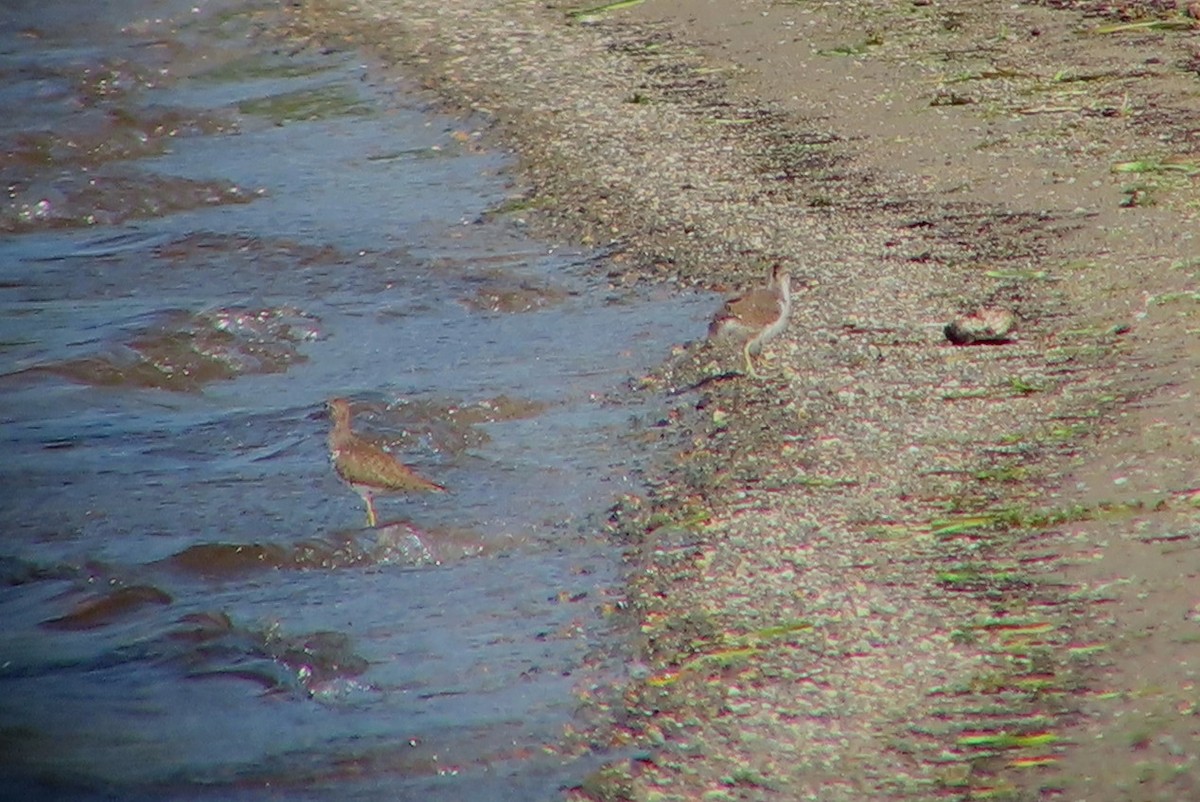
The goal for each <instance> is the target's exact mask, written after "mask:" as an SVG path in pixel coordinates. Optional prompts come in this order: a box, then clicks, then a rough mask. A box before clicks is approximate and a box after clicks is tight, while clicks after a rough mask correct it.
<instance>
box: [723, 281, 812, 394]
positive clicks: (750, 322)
mask: <svg viewBox="0 0 1200 802" xmlns="http://www.w3.org/2000/svg"><path fill="white" fill-rule="evenodd" d="M791 314H792V278H791V276H790V275H788V272H787V270H786V269H785V268H784V267H783V265H781V264H779V263H778V262H777V263H775V264H774V265H772V266H771V272H770V273H769V275H768V281H767V286H765V287H755V288H754V289H752V290H750V291H749V292H747V293H746V294H744V295H739V296H737V297H736V298H730V299H729V300H728V301H726V302H725V306H724V307H722V308H721V311H720V312H717V314H716V315H715V316H714V317H713V320H712V323H710V324H709V326H708V337H709V339H710V340H717V341H725V340H738V341H744V344H743V346H742V357H743V358H744V359H745V361H746V372H747V373H748V374H750V375H751V376H753V377H754V378H756V379H757V378H759V375H758V374H757V373H755V371H754V363H753V362H751V361H750V356H751V354H757V353H759V352H761V351H762V347H763V344H764V343H766V342H767V341H769V340H773V339H774V338H775V337H778V336H779V334H780V333H781V332H782V331H783V330H784V329H786V328H787V324H788V318H789V317H790V316H791Z"/></svg>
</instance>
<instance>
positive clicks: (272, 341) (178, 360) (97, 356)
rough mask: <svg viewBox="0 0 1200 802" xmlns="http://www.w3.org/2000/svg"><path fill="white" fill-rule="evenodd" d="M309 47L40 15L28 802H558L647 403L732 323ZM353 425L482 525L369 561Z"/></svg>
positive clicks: (16, 88)
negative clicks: (649, 393) (542, 215)
mask: <svg viewBox="0 0 1200 802" xmlns="http://www.w3.org/2000/svg"><path fill="white" fill-rule="evenodd" d="M271 21H272V17H271V16H270V13H269V9H266V8H262V7H255V6H251V5H247V4H245V3H242V2H237V1H236V0H222V1H221V2H199V3H189V4H177V3H161V2H155V3H151V2H148V0H142V1H141V2H135V0H126V2H113V3H105V4H104V5H103V13H101V12H100V11H99V10H98V7H94V6H92V5H89V4H84V3H80V2H77V0H72V1H68V0H53V1H52V2H27V3H18V2H9V3H7V4H6V5H5V6H4V7H3V8H0V104H2V106H3V108H5V110H6V114H5V116H4V118H3V119H0V173H3V177H4V185H5V186H6V187H7V188H8V196H7V198H6V199H5V200H4V202H3V204H0V311H2V314H0V420H2V422H3V437H4V452H3V453H4V459H3V460H2V461H0V487H2V488H3V492H2V493H0V572H2V573H0V576H2V577H3V580H4V582H3V584H2V585H0V621H3V622H4V623H3V625H2V628H0V796H6V797H8V798H20V799H30V798H46V799H52V798H53V799H58V798H72V799H74V798H106V797H114V798H122V799H128V798H156V799H161V798H171V799H190V798H214V799H216V798H219V799H228V798H237V799H260V798H267V797H270V798H278V797H284V798H320V799H339V800H340V799H356V798H361V799H377V798H388V799H397V798H401V799H509V798H511V799H546V798H556V797H557V796H558V795H559V791H558V788H559V787H560V786H561V785H563V784H569V783H571V782H574V781H577V780H578V779H579V777H580V776H581V774H582V773H583V772H584V771H585V770H586V769H585V767H584V766H585V764H586V763H587V761H586V760H585V761H578V760H575V759H574V757H575V753H576V752H577V750H576V749H574V748H573V747H572V745H571V744H569V743H565V742H564V741H563V738H562V733H563V727H564V725H565V724H567V723H568V722H569V720H570V716H571V714H572V711H573V709H574V708H575V705H576V695H577V694H578V693H579V692H581V691H582V690H586V688H587V687H588V686H589V685H590V684H592V683H595V682H602V681H604V679H605V678H611V676H612V674H611V672H612V671H615V670H617V669H616V668H615V667H614V666H613V665H612V664H611V662H610V661H607V660H606V659H605V658H604V655H606V654H607V653H608V651H609V649H608V646H609V644H610V641H611V638H612V637H614V636H613V635H612V634H611V633H610V632H609V631H608V628H609V622H608V620H607V619H606V610H608V609H609V608H610V607H611V605H612V603H613V602H614V601H615V600H616V595H615V594H616V589H615V588H616V585H617V582H618V581H619V576H618V562H619V559H618V557H619V555H617V554H616V553H615V551H614V550H613V548H612V547H611V546H610V545H609V544H607V543H606V542H605V540H604V538H603V536H602V533H600V532H599V531H598V529H597V525H596V521H597V520H598V514H599V513H600V511H602V510H603V509H604V508H605V506H606V505H608V504H609V503H610V502H611V500H612V499H613V498H615V497H616V496H617V495H619V494H621V493H624V492H630V491H636V489H637V484H636V479H635V476H636V472H637V471H636V465H635V464H633V463H632V462H631V461H630V457H629V454H631V453H632V452H633V449H632V448H631V443H630V438H631V436H632V432H631V429H632V426H631V421H632V420H634V419H635V418H636V417H638V416H646V415H651V414H653V411H652V410H647V409H644V408H639V407H632V406H627V405H625V404H623V403H622V402H619V401H616V400H613V399H615V398H618V397H619V394H618V393H617V392H616V391H617V390H619V388H620V387H621V386H622V383H623V382H624V381H625V380H626V379H627V377H629V376H631V375H636V374H638V373H639V372H640V371H643V370H645V369H646V368H647V367H648V366H650V365H652V364H654V363H655V362H657V361H658V360H659V359H661V358H662V357H663V356H664V355H665V354H666V353H667V352H668V350H669V348H670V345H671V344H672V343H673V342H681V341H683V340H685V339H688V338H690V337H693V336H695V335H696V334H697V333H698V332H699V331H701V330H702V319H703V317H704V315H705V313H706V311H707V310H708V309H709V308H710V307H711V301H709V300H707V299H704V298H700V297H692V296H686V297H681V296H668V295H667V294H666V293H665V292H664V291H661V290H660V291H659V292H660V293H661V294H660V295H658V296H653V295H651V296H647V295H645V294H634V293H632V292H629V291H626V290H622V289H618V288H613V287H610V286H608V285H607V284H606V282H605V281H604V280H603V278H600V276H603V274H604V271H603V269H597V267H598V266H601V264H602V259H601V257H599V256H597V255H594V254H586V253H577V252H572V251H569V250H564V249H561V248H554V247H551V246H549V245H547V244H545V243H540V242H536V241H532V240H530V239H528V238H526V237H525V236H524V235H523V233H522V231H521V226H520V221H519V215H518V214H516V213H508V214H490V213H489V211H490V210H494V209H497V208H500V207H502V206H503V205H504V204H505V203H506V202H507V201H508V200H510V196H511V195H512V194H513V193H514V189H513V188H512V187H511V186H509V185H508V184H507V183H506V177H505V174H504V171H505V168H506V161H505V158H504V157H503V156H502V155H500V154H497V153H495V152H491V151H488V150H486V149H485V148H482V147H481V146H480V145H479V136H478V130H479V121H476V120H470V119H454V118H447V117H441V116H437V115H435V114H432V113H431V112H430V111H429V110H428V109H427V108H426V107H425V105H424V103H423V101H422V100H421V99H420V97H419V96H417V95H414V94H412V93H408V92H406V91H405V87H403V86H398V85H396V84H395V83H394V82H392V81H391V80H390V79H387V78H385V77H384V76H383V74H382V73H379V72H377V71H374V70H372V69H370V68H369V67H368V66H365V65H364V63H363V62H364V60H363V57H362V55H361V54H355V53H318V52H315V51H311V50H297V49H296V48H295V46H293V45H288V44H286V43H282V42H279V41H276V40H273V39H271V38H270V37H269V36H268V35H266V32H267V30H268V29H269V28H270V27H271ZM333 396H345V397H348V398H350V399H351V401H352V403H353V406H354V409H355V413H356V428H357V430H358V431H359V432H360V433H361V434H363V435H365V436H368V437H370V438H371V439H372V440H373V441H375V442H377V443H380V444H383V445H386V446H387V447H389V448H391V449H392V450H393V452H394V453H396V454H397V455H399V456H401V457H402V458H403V459H404V460H405V461H406V462H408V463H410V464H412V465H414V466H415V467H416V468H417V469H418V470H420V471H421V472H422V473H423V474H424V475H426V476H429V477H432V478H434V479H435V480H436V481H438V482H439V483H441V484H444V485H446V486H447V487H448V488H450V491H451V492H450V493H447V494H444V495H438V496H436V497H433V496H430V497H422V498H419V499H405V498H386V497H385V498H383V499H381V500H380V501H379V502H377V504H378V507H379V510H380V518H381V521H380V526H379V527H378V528H377V529H367V528H365V526H364V521H365V513H364V509H363V505H362V504H361V502H360V500H359V499H358V497H357V496H356V495H355V494H354V493H353V492H352V491H351V490H349V489H348V488H346V487H344V486H343V485H341V484H340V483H339V481H338V480H337V478H336V477H335V476H334V474H333V473H332V471H331V470H330V466H329V462H328V456H327V452H326V446H325V434H326V431H327V428H328V423H327V421H326V420H325V419H324V418H323V416H322V415H321V414H320V413H321V410H322V409H323V404H324V402H325V400H327V399H328V398H330V397H333ZM2 789H7V790H2Z"/></svg>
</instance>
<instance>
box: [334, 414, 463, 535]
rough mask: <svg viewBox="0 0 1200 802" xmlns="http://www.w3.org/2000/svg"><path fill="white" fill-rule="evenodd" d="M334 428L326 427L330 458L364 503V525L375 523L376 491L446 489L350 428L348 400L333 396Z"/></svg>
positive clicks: (442, 491)
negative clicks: (365, 520) (365, 519)
mask: <svg viewBox="0 0 1200 802" xmlns="http://www.w3.org/2000/svg"><path fill="white" fill-rule="evenodd" d="M326 406H327V408H328V410H329V417H330V419H331V420H332V421H333V428H332V429H330V430H329V458H330V460H332V461H333V470H334V471H335V472H336V473H337V475H338V476H339V477H340V478H341V480H342V481H343V482H345V483H346V484H348V485H350V487H352V488H354V491H355V492H356V493H358V494H359V495H360V496H362V500H363V501H365V502H366V504H367V526H372V527H373V526H375V521H376V518H375V501H374V495H375V494H376V493H431V492H432V493H444V492H445V491H446V488H444V487H442V486H441V485H439V484H436V483H434V482H431V481H429V480H428V479H426V478H424V477H423V476H419V475H417V473H416V472H415V471H414V470H413V469H412V468H409V467H408V466H407V465H405V464H403V463H401V462H399V461H397V460H396V458H395V457H393V456H392V455H391V454H389V453H388V452H386V451H384V450H383V449H382V448H380V447H379V446H377V445H375V444H374V443H369V442H367V441H366V440H364V439H362V438H361V437H359V436H358V435H356V434H354V432H352V431H350V402H349V401H347V400H346V399H344V398H335V399H333V400H332V401H330V402H329V403H328V404H327V405H326Z"/></svg>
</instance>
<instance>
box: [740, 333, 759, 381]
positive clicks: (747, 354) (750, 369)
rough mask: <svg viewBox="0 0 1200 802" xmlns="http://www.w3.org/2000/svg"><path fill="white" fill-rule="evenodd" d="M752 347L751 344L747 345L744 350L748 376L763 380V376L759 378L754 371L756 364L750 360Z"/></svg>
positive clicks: (743, 354)
mask: <svg viewBox="0 0 1200 802" xmlns="http://www.w3.org/2000/svg"><path fill="white" fill-rule="evenodd" d="M751 342H753V340H752V341H751ZM750 345H751V343H746V345H745V347H743V348H742V356H743V357H745V359H746V375H748V376H750V377H751V378H753V379H761V378H762V376H759V375H758V373H756V372H755V370H754V362H752V361H751V360H750Z"/></svg>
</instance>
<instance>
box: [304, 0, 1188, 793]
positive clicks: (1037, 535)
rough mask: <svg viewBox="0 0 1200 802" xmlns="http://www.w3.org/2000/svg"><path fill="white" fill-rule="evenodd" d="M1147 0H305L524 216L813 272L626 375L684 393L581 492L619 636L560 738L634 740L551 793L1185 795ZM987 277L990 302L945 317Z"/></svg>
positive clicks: (627, 261)
mask: <svg viewBox="0 0 1200 802" xmlns="http://www.w3.org/2000/svg"><path fill="white" fill-rule="evenodd" d="M1173 6H1174V4H1173V3H1153V2H1141V3H1134V2H1128V3H1108V4H1101V3H1089V2H1076V3H1050V2H1047V3H1043V4H1014V5H1005V6H1004V7H1003V8H1000V7H998V6H996V4H990V3H984V2H965V3H956V4H953V5H952V6H951V5H948V4H937V3H926V2H913V3H902V4H897V3H872V2H856V3H832V4H797V3H778V4H771V3H758V2H729V3H713V2H705V1H704V0H672V1H667V0H664V1H663V2H650V3H646V4H643V5H640V6H636V7H633V8H627V9H614V10H611V11H602V12H598V13H596V14H583V15H581V14H575V13H571V12H572V11H573V10H574V9H575V8H576V7H574V6H571V5H568V4H565V3H559V2H550V3H540V4H499V3H491V2H487V0H462V2H456V3H435V2H430V1H428V0H370V1H369V2H360V3H356V4H345V3H340V2H334V1H333V0H311V1H310V2H304V3H303V4H301V5H300V6H299V7H298V8H297V9H296V16H295V23H296V28H297V29H296V33H297V35H301V36H303V35H313V36H315V37H316V38H317V39H319V40H320V41H321V42H323V43H325V44H327V45H328V44H337V43H339V42H344V43H353V44H358V43H366V44H368V45H370V46H372V47H373V48H375V50H376V52H377V53H378V54H379V55H380V58H381V60H382V61H384V62H385V63H391V62H395V63H397V65H398V70H399V72H400V73H404V74H410V75H411V74H415V75H416V76H418V77H419V78H420V79H421V80H422V81H424V82H425V83H426V84H427V85H428V86H429V87H430V88H431V89H432V90H434V91H435V92H436V93H437V95H438V96H439V97H440V98H442V100H443V101H444V102H445V103H446V104H447V105H448V106H450V107H457V108H461V109H465V110H470V111H473V112H482V113H484V114H486V115H488V116H489V117H490V119H491V120H492V121H493V128H492V131H491V134H492V135H493V136H494V137H496V138H497V140H498V141H502V142H505V143H507V144H509V145H511V146H512V147H513V148H514V149H515V150H516V151H517V153H518V154H519V157H520V161H521V180H522V181H523V182H524V183H525V184H526V185H527V186H528V188H529V189H528V195H527V202H526V203H523V204H516V205H514V206H513V208H512V209H511V210H509V212H508V213H511V214H519V215H521V216H522V217H525V218H527V219H528V220H529V221H530V222H531V223H532V224H533V226H534V227H535V229H536V230H538V232H539V233H540V234H541V235H543V236H548V237H558V238H562V239H566V240H569V241H573V242H578V243H582V244H586V245H602V246H605V247H608V248H610V249H611V251H612V254H613V255H612V257H611V260H610V265H609V268H610V269H611V270H612V271H613V272H614V274H621V275H624V276H625V277H626V280H627V281H629V282H638V281H658V280H663V279H677V280H681V281H684V282H692V283H696V284H702V285H706V286H711V287H716V288H721V289H724V288H737V287H742V286H746V285H747V284H748V283H749V282H751V281H755V280H758V277H759V276H761V273H762V270H763V268H764V266H765V265H766V264H769V263H770V262H771V261H774V260H782V261H784V262H785V263H787V264H788V265H790V266H791V267H792V270H793V272H794V273H795V274H797V275H798V276H800V277H802V278H804V279H805V280H806V282H807V283H808V284H809V285H810V289H809V290H808V291H807V293H806V294H802V295H801V296H800V297H799V298H798V299H797V308H796V311H795V312H794V315H793V319H792V323H791V325H790V327H789V329H788V331H787V332H785V334H784V335H783V337H782V338H781V339H780V340H779V341H776V342H775V343H773V344H772V345H771V346H769V347H768V348H767V349H766V350H767V357H766V360H765V367H764V370H765V372H766V373H767V377H766V378H765V379H763V380H758V381H754V380H750V379H746V378H737V379H734V378H729V377H727V376H725V375H724V371H725V370H727V369H729V368H730V367H732V366H731V365H729V364H726V363H725V362H724V360H726V359H728V355H724V354H721V353H719V352H715V351H713V350H711V349H708V348H707V347H705V346H703V345H702V344H699V343H694V344H691V345H690V346H689V347H688V348H686V349H683V351H682V352H681V354H680V355H679V356H678V357H677V358H675V359H673V360H671V361H670V362H668V363H666V364H664V365H663V366H662V367H661V368H660V369H658V370H657V371H655V372H654V373H653V374H652V375H650V376H648V377H646V378H645V380H644V381H643V382H642V383H641V384H640V385H639V387H638V388H637V390H636V392H647V393H661V394H671V393H677V395H675V396H674V397H675V399H676V406H675V409H674V411H673V414H672V415H670V416H669V417H668V418H666V419H664V421H662V422H661V425H660V426H658V427H657V428H656V430H655V432H654V434H655V436H656V437H657V439H658V440H659V441H661V442H662V443H663V444H664V455H663V459H662V463H661V468H660V473H659V476H658V478H657V480H656V481H655V482H654V483H653V485H652V487H653V491H652V492H651V493H649V494H648V495H647V497H645V498H630V499H628V500H627V501H626V503H624V504H623V505H621V506H620V507H619V508H618V509H617V510H615V511H614V517H613V527H614V535H615V536H617V537H619V538H623V539H624V542H625V543H626V546H627V550H626V557H627V560H628V567H629V571H628V597H627V599H626V604H627V607H628V610H629V615H630V617H631V623H632V624H633V627H634V631H636V632H638V633H639V639H638V642H637V644H636V647H637V650H638V657H639V658H640V661H641V662H640V665H639V666H638V669H637V670H635V671H631V673H630V677H629V679H628V682H627V683H626V684H625V685H624V686H623V687H620V688H616V689H614V690H613V692H612V693H611V694H609V695H608V696H593V697H592V703H591V706H590V709H589V710H588V721H589V723H590V728H589V729H587V731H586V732H583V733H581V734H580V735H579V740H580V742H581V744H585V745H587V746H592V747H600V748H605V747H614V748H622V747H629V746H632V747H633V748H634V749H635V750H637V751H638V752H639V753H640V754H642V755H643V756H644V757H643V758H641V759H638V760H635V761H632V762H631V761H628V760H624V759H622V760H616V761H614V762H613V764H612V765H611V766H609V767H608V768H607V769H605V770H603V771H600V772H597V773H596V774H595V775H593V776H592V777H590V778H589V779H588V781H587V782H586V783H584V785H583V786H582V787H581V788H579V789H576V790H575V791H573V792H572V793H574V794H577V795H578V796H580V797H583V798H594V799H624V798H631V799H697V798H705V799H788V800H792V799H821V800H841V799H845V800H861V799H929V798H951V799H953V798H968V797H971V796H979V795H985V794H986V795H990V796H989V798H1012V799H1017V798H1029V799H1034V798H1056V799H1085V798H1086V799H1088V800H1109V799H1112V800H1117V799H1126V798H1129V796H1128V793H1130V792H1131V789H1137V792H1138V793H1139V794H1141V796H1140V797H1139V798H1147V799H1164V800H1165V799H1182V798H1190V796H1195V794H1196V793H1197V791H1196V788H1197V783H1198V782H1200V780H1198V777H1200V769H1198V768H1197V766H1198V760H1200V757H1198V756H1197V746H1196V744H1197V743H1198V742H1200V738H1198V737H1197V736H1198V734H1200V733H1198V728H1200V725H1197V724H1196V721H1197V718H1196V716H1195V700H1194V697H1193V696H1189V690H1188V689H1189V688H1191V687H1192V685H1191V684H1190V683H1192V682H1194V676H1195V671H1196V667H1195V661H1196V657H1195V656H1194V654H1192V652H1194V648H1193V647H1194V640H1195V635H1196V632H1195V626H1196V624H1195V619H1196V616H1197V610H1196V607H1195V604H1196V599H1195V596H1194V591H1193V590H1191V588H1194V587H1195V583H1194V578H1195V576H1196V575H1197V574H1198V573H1200V549H1198V548H1197V544H1198V543H1200V523H1198V517H1200V516H1198V514H1197V499H1198V491H1197V481H1198V480H1197V478H1196V473H1195V469H1194V466H1195V465H1196V464H1197V459H1196V457H1197V451H1198V450H1200V435H1198V434H1197V426H1196V416H1195V412H1194V410H1195V398H1194V394H1195V391H1196V389H1197V388H1196V387H1195V379H1194V378H1193V377H1194V376H1195V375H1196V372H1197V371H1196V368H1197V362H1200V343H1198V342H1197V340H1198V334H1200V324H1198V323H1197V319H1198V316H1200V306H1198V305H1197V294H1196V293H1197V281H1198V280H1200V266H1198V260H1197V247H1196V243H1195V240H1194V236H1193V231H1194V230H1195V218H1196V210H1197V195H1196V186H1195V175H1196V174H1197V172H1200V149H1198V143H1197V131H1200V103H1198V102H1197V98H1196V93H1195V81H1196V73H1197V70H1198V68H1197V61H1196V57H1195V55H1194V54H1193V53H1192V52H1191V49H1190V45H1189V41H1190V40H1189V36H1190V35H1191V34H1189V32H1188V31H1189V30H1190V26H1191V25H1192V24H1193V20H1192V18H1191V17H1190V16H1187V15H1186V14H1185V13H1184V11H1183V10H1175V9H1174V7H1173ZM982 306H987V307H997V308H1001V309H1005V310H1009V311H1012V312H1013V313H1015V314H1016V316H1017V318H1018V319H1019V325H1018V329H1017V336H1016V339H1015V340H1014V341H1012V342H1011V343H1008V344H1004V345H997V346H973V347H956V346H953V345H951V344H949V343H948V342H946V340H945V338H944V337H943V333H942V328H943V326H944V324H945V323H947V322H949V321H950V320H951V319H953V318H954V317H956V316H959V315H963V314H966V313H970V312H972V311H974V310H975V309H977V308H979V307H982ZM702 334H703V332H702V331H697V332H696V336H697V339H699V338H701V337H702ZM686 388H691V389H690V390H689V389H686ZM631 392H634V391H631ZM1147 655H1149V656H1150V657H1151V658H1152V659H1147Z"/></svg>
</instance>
